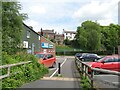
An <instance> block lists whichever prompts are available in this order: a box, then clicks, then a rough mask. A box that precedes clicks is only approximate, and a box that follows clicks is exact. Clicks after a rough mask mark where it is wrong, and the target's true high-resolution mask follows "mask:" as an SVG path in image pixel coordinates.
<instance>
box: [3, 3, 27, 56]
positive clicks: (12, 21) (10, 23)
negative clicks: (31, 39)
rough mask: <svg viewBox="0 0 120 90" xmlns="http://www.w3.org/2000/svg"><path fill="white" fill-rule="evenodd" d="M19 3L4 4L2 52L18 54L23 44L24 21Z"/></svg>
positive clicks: (24, 16) (24, 15)
mask: <svg viewBox="0 0 120 90" xmlns="http://www.w3.org/2000/svg"><path fill="white" fill-rule="evenodd" d="M19 10H21V5H20V3H19V2H2V51H6V52H8V53H9V54H12V53H16V52H17V51H18V48H19V45H20V43H21V37H22V31H23V20H24V19H25V18H26V17H27V15H26V14H23V13H20V12H19Z"/></svg>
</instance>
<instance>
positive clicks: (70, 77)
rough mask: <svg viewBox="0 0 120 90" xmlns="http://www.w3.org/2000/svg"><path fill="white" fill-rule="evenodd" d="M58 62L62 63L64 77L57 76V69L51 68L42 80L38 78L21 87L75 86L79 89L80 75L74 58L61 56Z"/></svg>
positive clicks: (74, 87)
mask: <svg viewBox="0 0 120 90" xmlns="http://www.w3.org/2000/svg"><path fill="white" fill-rule="evenodd" d="M57 62H58V63H59V62H60V63H61V75H62V77H55V76H56V74H57V72H56V73H54V72H55V71H56V70H57V69H55V68H50V69H49V70H50V73H49V74H47V75H45V77H44V78H42V79H41V80H36V81H33V82H30V83H27V84H25V85H23V86H22V87H21V88H73V89H75V90H76V89H77V88H78V89H79V88H81V86H80V77H79V73H78V71H77V69H76V66H75V62H74V59H72V58H66V57H59V58H58V59H57Z"/></svg>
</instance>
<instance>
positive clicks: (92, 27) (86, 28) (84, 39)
mask: <svg viewBox="0 0 120 90" xmlns="http://www.w3.org/2000/svg"><path fill="white" fill-rule="evenodd" d="M100 29H101V28H100V25H99V24H97V23H95V22H92V21H85V22H83V23H82V25H81V27H78V28H77V34H76V36H75V38H76V40H77V41H78V43H79V45H80V48H81V49H85V50H99V49H100V44H101V43H100V40H101V37H100Z"/></svg>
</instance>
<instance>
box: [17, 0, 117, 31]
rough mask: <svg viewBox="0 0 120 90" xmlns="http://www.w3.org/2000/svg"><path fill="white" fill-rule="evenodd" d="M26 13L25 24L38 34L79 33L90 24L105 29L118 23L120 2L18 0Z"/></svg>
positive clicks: (103, 0) (115, 0)
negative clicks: (83, 26) (52, 30)
mask: <svg viewBox="0 0 120 90" xmlns="http://www.w3.org/2000/svg"><path fill="white" fill-rule="evenodd" d="M18 1H19V2H20V3H21V5H22V10H21V12H22V13H27V14H28V17H29V18H28V19H27V20H25V21H24V23H25V24H27V25H28V26H33V29H34V30H35V31H36V32H38V31H40V29H41V28H43V29H54V30H55V31H57V32H58V33H62V31H63V29H65V30H71V31H76V29H77V26H80V25H81V23H82V22H84V21H86V20H92V21H97V22H98V23H100V24H101V25H109V24H110V23H114V24H117V23H118V1H119V0H32V1H30V0H18Z"/></svg>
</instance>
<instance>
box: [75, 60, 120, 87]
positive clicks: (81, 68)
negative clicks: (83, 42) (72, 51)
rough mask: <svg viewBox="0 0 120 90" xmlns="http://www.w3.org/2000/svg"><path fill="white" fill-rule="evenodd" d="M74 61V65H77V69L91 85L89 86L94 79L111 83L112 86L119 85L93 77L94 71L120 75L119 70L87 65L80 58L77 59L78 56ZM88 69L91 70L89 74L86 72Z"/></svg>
mask: <svg viewBox="0 0 120 90" xmlns="http://www.w3.org/2000/svg"><path fill="white" fill-rule="evenodd" d="M75 62H76V65H77V67H78V70H79V71H80V72H81V74H82V75H83V76H85V78H88V80H89V84H90V85H91V88H93V87H94V85H93V83H94V81H99V82H103V83H108V84H109V85H113V86H116V87H119V85H117V84H114V83H112V82H108V81H103V80H99V79H95V78H94V74H95V72H102V73H106V74H112V75H118V76H120V72H117V71H110V70H105V69H98V68H92V67H90V66H89V65H87V64H86V63H85V62H82V61H81V60H79V59H78V58H76V59H75ZM88 69H90V70H91V73H90V74H89V73H88Z"/></svg>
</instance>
